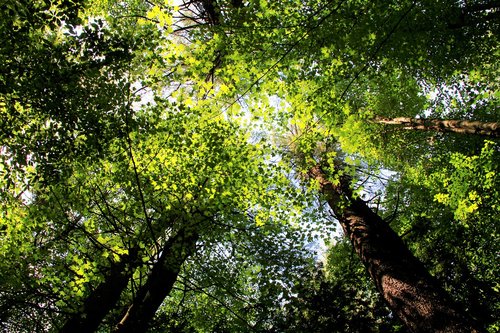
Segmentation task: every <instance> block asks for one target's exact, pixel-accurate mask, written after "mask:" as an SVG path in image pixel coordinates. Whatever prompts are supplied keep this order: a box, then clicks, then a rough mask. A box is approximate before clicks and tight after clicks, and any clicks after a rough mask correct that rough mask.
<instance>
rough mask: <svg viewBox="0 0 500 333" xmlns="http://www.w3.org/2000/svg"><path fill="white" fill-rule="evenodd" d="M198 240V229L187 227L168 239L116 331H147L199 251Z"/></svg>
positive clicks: (139, 332) (137, 332)
mask: <svg viewBox="0 0 500 333" xmlns="http://www.w3.org/2000/svg"><path fill="white" fill-rule="evenodd" d="M197 240H198V234H197V233H196V231H194V230H192V229H183V230H181V231H179V232H178V233H177V234H176V235H175V236H173V237H172V238H170V239H169V240H168V241H167V242H166V243H165V245H164V247H163V249H162V253H161V255H160V258H159V259H158V261H157V262H156V263H155V265H154V267H153V269H152V271H151V274H150V275H149V276H148V279H147V281H146V283H145V284H144V285H143V286H142V287H140V288H139V290H138V291H137V294H136V295H135V297H134V300H133V302H132V304H131V305H130V306H129V308H128V310H127V312H126V314H125V315H124V316H123V318H122V319H121V321H120V322H119V323H118V324H117V325H116V327H115V329H114V332H119V333H125V332H127V333H141V332H146V330H147V328H148V324H149V323H150V322H151V320H152V319H153V317H154V315H155V313H156V311H157V310H158V308H159V307H160V305H161V303H162V302H163V300H164V299H165V297H167V296H168V294H169V293H170V291H171V290H172V287H173V285H174V283H175V281H176V280H177V276H178V275H179V271H180V269H181V266H182V264H183V263H184V261H185V260H186V259H187V257H189V256H190V255H191V254H192V253H193V252H194V251H195V249H196V241H197Z"/></svg>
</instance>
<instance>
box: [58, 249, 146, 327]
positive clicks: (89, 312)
mask: <svg viewBox="0 0 500 333" xmlns="http://www.w3.org/2000/svg"><path fill="white" fill-rule="evenodd" d="M129 253H130V254H129V255H128V256H125V257H123V258H121V261H120V262H117V263H113V264H112V266H111V267H110V271H109V273H108V274H107V276H106V277H105V280H104V281H103V282H102V283H101V284H99V285H98V286H97V288H96V289H95V290H93V291H92V293H91V294H90V295H89V296H88V297H87V299H86V300H85V302H84V304H83V310H82V311H79V312H77V313H75V314H74V315H73V316H72V317H71V318H70V319H69V320H68V321H67V322H66V323H65V324H64V326H63V327H62V328H61V330H60V331H59V332H60V333H93V332H96V331H97V328H98V327H99V325H100V324H101V322H102V320H103V319H104V317H105V316H106V315H107V314H108V313H109V312H110V311H111V310H112V309H113V308H114V306H115V305H116V303H117V302H118V300H119V299H120V295H121V293H122V291H123V290H124V289H125V288H126V287H127V284H128V281H129V278H130V271H131V269H130V267H133V266H134V264H133V263H134V262H135V261H136V260H137V250H135V249H132V250H130V251H129Z"/></svg>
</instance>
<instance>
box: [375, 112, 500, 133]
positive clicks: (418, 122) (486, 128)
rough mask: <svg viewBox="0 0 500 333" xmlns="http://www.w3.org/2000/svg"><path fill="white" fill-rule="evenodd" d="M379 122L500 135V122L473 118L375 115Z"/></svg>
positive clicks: (426, 129) (403, 126) (435, 129)
mask: <svg viewBox="0 0 500 333" xmlns="http://www.w3.org/2000/svg"><path fill="white" fill-rule="evenodd" d="M372 121H373V122H374V123H377V124H386V125H400V126H402V128H403V129H407V130H421V131H438V132H454V133H461V134H479V135H485V136H491V137H499V136H500V124H499V123H497V122H481V121H472V120H445V119H416V118H409V117H398V118H385V117H379V116H377V117H375V118H374V119H373V120H372Z"/></svg>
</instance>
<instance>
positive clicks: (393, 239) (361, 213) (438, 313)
mask: <svg viewBox="0 0 500 333" xmlns="http://www.w3.org/2000/svg"><path fill="white" fill-rule="evenodd" d="M309 175H310V176H311V177H313V178H314V179H316V180H317V181H318V182H319V185H320V188H321V191H322V193H323V194H324V195H325V196H326V199H327V200H328V204H329V206H330V207H331V208H332V210H333V211H334V213H335V215H336V217H337V219H338V220H339V222H340V224H341V225H342V228H343V230H344V233H345V235H346V236H348V237H349V239H350V240H351V243H352V245H353V247H354V250H355V252H356V253H357V255H358V256H359V257H360V258H361V261H362V262H363V264H364V265H365V267H366V268H367V270H368V272H369V274H370V275H371V278H372V279H373V281H374V282H375V284H376V287H377V289H378V290H379V292H380V293H381V295H382V297H383V298H384V300H385V301H386V302H387V304H388V306H389V308H390V309H391V310H392V311H393V312H394V313H395V314H396V315H397V316H398V317H399V318H400V319H401V321H402V322H403V323H404V324H405V325H406V326H407V327H408V329H409V330H410V331H411V332H415V333H432V332H436V333H437V332H439V333H444V332H449V333H471V332H480V329H479V328H478V327H476V324H475V323H473V321H472V319H470V318H469V317H468V316H467V315H466V314H465V313H464V312H463V311H461V309H460V308H459V307H458V306H457V305H456V304H455V303H454V302H453V301H452V299H451V298H450V297H449V295H448V294H447V293H446V291H445V290H444V289H442V288H441V287H440V285H439V284H438V282H437V280H435V279H434V278H433V277H432V276H431V275H430V274H429V272H428V271H427V270H426V269H425V267H424V266H423V264H422V263H421V262H420V261H419V260H418V259H417V258H416V257H415V256H413V254H412V253H411V252H410V250H409V249H408V248H407V247H406V245H405V244H404V243H403V241H402V240H401V238H400V237H399V236H398V235H397V234H396V233H395V232H394V231H393V230H392V229H391V228H390V227H389V225H388V224H387V223H386V222H385V221H384V220H383V219H382V218H381V217H380V216H378V215H377V214H375V213H374V212H373V211H372V210H371V209H370V208H369V207H368V205H367V204H366V203H365V202H364V201H363V200H361V199H360V198H357V199H355V198H353V196H352V192H351V191H350V187H349V186H350V184H349V182H350V181H349V179H348V178H347V177H341V180H340V183H339V184H338V185H334V184H333V183H332V182H330V181H329V180H328V179H327V176H326V174H325V173H324V172H323V170H322V168H321V166H319V165H318V166H316V167H314V168H312V169H311V170H310V171H309Z"/></svg>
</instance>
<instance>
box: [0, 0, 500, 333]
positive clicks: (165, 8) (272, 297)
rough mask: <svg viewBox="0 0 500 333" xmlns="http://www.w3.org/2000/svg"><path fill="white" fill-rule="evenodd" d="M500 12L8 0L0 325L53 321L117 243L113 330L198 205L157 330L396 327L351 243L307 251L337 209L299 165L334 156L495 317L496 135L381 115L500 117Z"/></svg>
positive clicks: (431, 4) (73, 306) (97, 273)
mask: <svg viewBox="0 0 500 333" xmlns="http://www.w3.org/2000/svg"><path fill="white" fill-rule="evenodd" d="M498 13H499V8H498V4H496V3H495V2H483V1H467V2H463V1H446V0H443V1H427V0H425V1H361V0H344V1H331V0H328V1H327V0H313V1H300V0H280V1H264V0H259V1H257V0H255V1H254V0H250V1H211V0H208V1H206V0H203V1H182V2H178V1H160V0H155V1H142V0H127V1H116V0H100V1H79V2H77V1H68V0H63V1H42V0H36V1H24V0H22V1H11V0H8V1H6V2H4V3H3V4H2V5H0V38H1V39H2V40H3V41H6V42H5V43H3V44H2V46H1V47H0V63H1V64H2V68H1V69H0V115H1V117H0V119H1V120H0V205H1V213H0V221H1V222H0V249H1V251H0V257H1V258H0V259H1V260H0V281H1V282H0V323H1V325H2V329H4V330H6V331H10V332H33V331H37V332H43V331H57V330H58V328H59V327H61V325H62V324H63V323H64V322H65V320H67V318H68V317H69V316H71V315H72V314H74V313H78V312H79V311H81V306H82V303H83V302H84V300H85V299H86V298H87V297H88V296H89V295H91V294H92V292H93V291H94V290H95V289H96V287H97V286H98V285H99V283H101V282H102V281H104V280H105V279H106V277H107V276H108V275H109V272H110V271H111V270H112V268H113V267H116V266H117V264H118V263H120V262H121V263H125V264H126V265H127V267H128V268H127V269H129V270H130V272H129V273H130V281H129V284H128V287H127V288H126V289H125V290H123V292H122V294H121V298H120V301H119V302H118V304H117V306H116V307H115V308H114V309H113V310H112V311H111V312H110V313H109V314H108V316H107V317H106V318H105V320H104V322H103V324H102V326H101V328H102V330H103V331H109V330H110V329H111V327H113V326H114V325H115V324H116V318H118V317H119V315H120V313H121V312H122V311H123V309H125V308H126V307H127V306H129V305H130V302H131V301H132V300H133V296H134V293H135V291H136V290H137V288H138V287H140V286H141V285H142V284H143V283H144V279H145V278H146V276H147V275H148V273H149V272H150V271H151V269H152V267H153V266H154V264H155V262H157V260H158V257H159V255H160V251H159V249H160V248H161V246H162V244H164V243H165V242H166V241H167V240H168V239H169V237H172V235H175V233H176V232H177V231H178V230H181V229H182V228H184V227H185V226H186V225H191V224H195V225H196V226H197V228H199V230H198V231H199V233H200V239H199V241H198V243H197V248H198V249H197V252H196V253H195V254H194V255H193V256H192V257H191V258H188V259H186V262H185V263H184V265H183V268H182V271H181V274H180V276H179V278H178V280H177V283H176V285H175V290H174V291H173V292H172V293H171V295H170V296H169V297H168V298H167V299H166V300H165V302H164V304H163V306H162V307H161V309H160V310H159V311H158V313H157V317H156V319H155V321H154V323H153V324H152V327H151V331H164V330H171V331H179V332H211V331H220V332H233V331H237V332H245V331H262V332H277V331H283V332H291V331H299V332H300V331H303V332H326V331H328V332H333V331H337V332H345V331H349V332H382V331H395V332H404V328H402V327H401V326H400V325H399V324H398V322H397V320H396V319H395V318H393V317H392V315H391V313H390V311H389V310H388V309H387V308H385V306H384V305H383V304H382V302H381V299H380V298H379V296H378V295H376V294H375V291H374V290H375V289H374V288H373V287H372V286H371V285H370V281H369V278H368V277H367V276H366V273H364V272H363V268H362V267H361V265H360V263H359V262H357V261H356V259H354V258H353V257H352V255H351V254H350V251H349V249H348V248H349V246H348V244H347V243H346V242H345V241H339V242H337V243H336V245H334V246H331V247H330V248H329V250H328V253H329V256H328V262H327V264H326V265H325V267H324V268H322V267H318V265H317V263H315V258H314V257H313V255H312V254H311V252H310V251H309V250H307V249H306V248H307V245H308V244H309V245H310V244H317V243H318V242H319V240H318V238H328V237H331V236H330V235H331V228H333V227H332V225H331V224H329V223H330V222H327V220H328V217H326V216H325V211H324V209H323V205H324V202H323V201H322V199H320V200H318V198H317V196H316V195H315V193H316V190H317V189H316V188H314V186H312V187H310V186H308V185H305V182H304V181H303V180H304V176H302V175H303V174H305V173H307V171H308V168H309V167H311V166H313V165H314V164H315V163H316V162H317V160H318V159H319V158H320V156H321V157H325V156H326V157H325V159H326V160H328V162H329V164H330V165H334V164H335V163H338V161H340V160H343V163H345V165H346V167H345V169H344V171H345V172H346V173H348V174H349V175H351V176H352V179H353V181H354V182H355V184H353V188H354V189H355V190H356V191H355V193H356V195H358V194H359V195H360V196H361V197H363V198H365V199H366V200H368V201H369V199H370V198H372V199H371V202H370V204H371V206H372V207H373V208H374V209H376V210H377V211H378V213H379V214H381V215H383V216H384V217H385V218H386V220H387V221H388V222H390V223H391V227H393V229H395V230H396V231H398V233H399V234H400V235H401V237H403V239H404V240H405V242H406V243H407V244H408V246H409V247H410V248H411V249H412V251H413V252H414V253H415V254H416V255H417V256H418V257H419V258H420V259H421V260H422V261H424V263H425V264H426V266H427V268H428V269H429V271H431V272H432V273H433V274H434V275H435V276H436V277H437V278H438V279H439V280H440V281H441V282H442V284H443V285H444V286H445V287H446V288H447V290H448V291H450V293H451V294H452V295H453V297H454V298H455V299H456V300H457V301H459V302H460V303H461V304H462V305H463V306H464V307H466V308H467V309H466V310H467V311H468V313H469V314H471V315H472V316H473V317H474V318H476V319H477V320H478V321H480V322H481V323H483V324H484V326H485V327H487V328H488V329H489V330H490V331H492V332H493V331H495V329H498V327H499V325H500V324H499V323H498V322H496V321H495V318H498V317H499V316H498V311H499V308H498V307H499V304H500V302H499V300H498V293H499V286H498V281H497V277H498V276H499V272H498V268H497V267H496V266H495V263H496V262H497V261H498V253H499V249H498V245H497V243H498V242H497V239H498V236H499V232H498V227H497V224H498V223H497V220H498V216H499V215H500V208H499V206H498V202H499V196H500V193H499V192H498V188H499V184H498V183H499V178H498V171H499V170H498V165H499V156H498V152H499V149H498V142H497V141H495V140H493V139H492V140H493V141H488V140H484V139H483V138H481V137H478V136H473V135H469V136H467V135H458V134H443V133H435V132H425V133H417V132H415V131H402V130H399V129H397V128H395V127H390V126H388V125H381V124H376V123H374V122H373V121H372V120H373V119H374V117H376V116H383V117H397V116H406V117H420V118H449V119H468V120H477V121H489V122H498V120H499V118H498V100H499V93H498V91H499V89H498V88H499V82H500V81H499V80H498V77H499V76H498V73H499V67H498V66H499V64H498V61H497V59H498V53H499V50H498V36H500V33H499V21H498ZM378 170H382V171H381V172H380V171H378ZM385 175H389V176H388V178H390V179H389V180H387V179H385V178H386V177H385ZM337 177H339V175H338V174H337ZM326 241H328V239H326ZM207 317H211V318H213V320H211V321H207V320H206V318H207ZM302 318H305V320H303V319H302Z"/></svg>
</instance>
